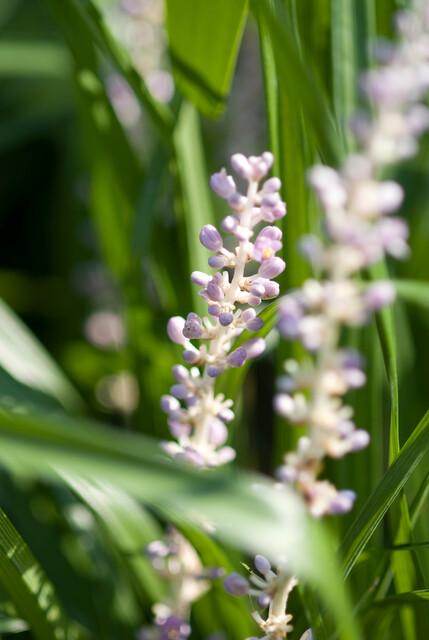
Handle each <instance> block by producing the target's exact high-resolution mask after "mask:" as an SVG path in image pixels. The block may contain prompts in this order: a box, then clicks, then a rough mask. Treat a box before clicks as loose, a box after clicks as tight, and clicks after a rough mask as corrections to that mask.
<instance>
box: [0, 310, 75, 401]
mask: <svg viewBox="0 0 429 640" xmlns="http://www.w3.org/2000/svg"><path fill="white" fill-rule="evenodd" d="M0 367H1V369H0V396H2V397H3V401H7V396H8V395H9V393H10V395H11V398H12V401H13V402H15V400H16V401H17V402H18V404H20V403H21V402H23V403H24V404H25V403H26V400H27V399H28V401H29V402H30V403H33V402H36V403H37V402H38V401H39V400H38V398H37V396H36V395H35V394H34V393H32V392H34V391H35V392H39V393H40V394H41V396H40V401H41V402H43V396H45V397H46V396H47V397H48V398H51V399H52V398H53V399H55V400H56V401H57V402H58V403H59V404H60V406H63V407H64V408H66V409H69V410H70V411H74V410H77V409H79V408H81V407H82V401H81V399H80V398H79V396H78V394H77V392H76V391H75V390H74V388H73V387H72V385H71V383H70V382H69V381H68V380H67V378H66V377H65V375H64V374H63V373H62V371H61V370H60V368H59V367H58V366H57V365H56V363H55V362H54V360H53V359H52V358H51V357H50V356H49V354H48V353H47V351H45V349H44V348H43V347H42V345H41V344H40V343H39V342H38V341H37V339H36V338H35V337H34V336H33V335H32V333H31V332H30V331H29V329H27V327H26V326H25V325H24V324H23V323H22V322H21V320H20V319H19V318H18V317H17V316H16V315H15V314H14V313H13V311H12V310H11V309H10V308H9V307H8V306H7V305H6V303H5V302H3V301H2V300H0ZM8 377H9V378H8ZM2 378H3V380H2ZM13 381H15V382H16V385H15V387H14V385H13ZM11 383H12V384H11ZM15 390H16V393H17V395H16V396H14V394H15Z"/></svg>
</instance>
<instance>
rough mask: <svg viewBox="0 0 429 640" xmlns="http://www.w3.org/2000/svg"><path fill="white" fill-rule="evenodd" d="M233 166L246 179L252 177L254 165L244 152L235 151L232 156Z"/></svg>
mask: <svg viewBox="0 0 429 640" xmlns="http://www.w3.org/2000/svg"><path fill="white" fill-rule="evenodd" d="M231 166H232V168H233V169H234V171H236V172H237V173H238V175H239V176H241V177H242V178H244V179H245V180H251V179H252V176H253V171H252V165H251V164H250V162H249V160H248V159H247V158H246V156H244V155H243V154H242V153H234V155H232V156H231Z"/></svg>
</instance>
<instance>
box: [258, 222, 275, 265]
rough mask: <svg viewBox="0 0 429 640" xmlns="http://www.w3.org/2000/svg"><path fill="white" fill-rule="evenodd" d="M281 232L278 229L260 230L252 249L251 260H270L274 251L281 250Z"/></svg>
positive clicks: (267, 228)
mask: <svg viewBox="0 0 429 640" xmlns="http://www.w3.org/2000/svg"><path fill="white" fill-rule="evenodd" d="M281 237H282V232H281V231H280V229H279V228H278V227H264V229H262V230H261V231H260V232H259V234H258V236H257V238H256V240H255V244H254V247H253V258H254V260H257V261H258V262H262V261H263V260H268V259H269V258H272V257H273V256H274V254H275V253H276V251H279V250H280V249H281V248H282V243H281Z"/></svg>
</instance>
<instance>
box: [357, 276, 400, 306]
mask: <svg viewBox="0 0 429 640" xmlns="http://www.w3.org/2000/svg"><path fill="white" fill-rule="evenodd" d="M395 296H396V292H395V288H394V286H393V285H392V283H391V282H389V281H388V280H380V281H379V282H375V283H374V284H372V285H371V286H369V287H368V289H367V290H366V291H365V294H364V301H365V305H366V306H367V307H368V309H371V311H378V309H381V308H382V307H384V306H386V305H388V304H392V302H393V301H394V300H395Z"/></svg>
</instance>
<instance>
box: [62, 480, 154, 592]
mask: <svg viewBox="0 0 429 640" xmlns="http://www.w3.org/2000/svg"><path fill="white" fill-rule="evenodd" d="M62 477H63V479H64V480H65V482H66V483H67V484H68V485H69V486H70V488H71V489H72V490H73V491H74V493H75V494H76V495H77V496H78V498H79V499H80V500H81V501H82V502H84V503H85V504H86V505H87V506H88V507H89V509H90V510H91V511H92V512H93V513H94V515H95V517H96V519H97V522H98V524H99V527H100V528H101V530H102V531H103V533H104V537H105V538H106V540H107V541H108V543H109V544H110V545H111V546H112V547H113V549H114V551H115V553H116V554H117V555H118V556H119V560H120V562H121V564H122V565H123V567H124V568H125V573H126V575H127V576H128V579H129V581H130V584H131V585H132V586H133V588H134V589H135V591H136V593H137V596H138V598H139V599H140V601H145V600H146V599H147V597H148V596H149V599H150V601H151V603H152V604H153V603H154V602H161V601H162V600H163V596H164V592H165V589H164V586H165V585H164V584H163V583H162V581H161V580H160V578H159V577H158V575H157V574H156V573H155V572H154V571H153V569H152V567H151V565H150V563H149V562H148V560H147V559H146V557H145V555H144V548H145V546H146V545H147V544H149V542H152V541H153V540H156V539H158V538H159V537H160V534H161V532H160V528H159V526H158V525H157V523H156V521H155V520H154V519H153V518H152V517H151V516H150V515H149V514H148V513H147V512H146V511H145V510H144V509H143V508H142V506H141V505H140V504H139V503H138V502H137V501H136V500H134V498H132V497H131V496H130V495H128V494H127V493H125V492H124V491H121V490H120V489H118V488H117V487H114V486H111V485H109V484H107V483H103V482H95V481H92V482H88V481H87V480H85V479H84V478H80V477H76V476H72V475H70V474H67V473H66V474H63V475H62Z"/></svg>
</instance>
